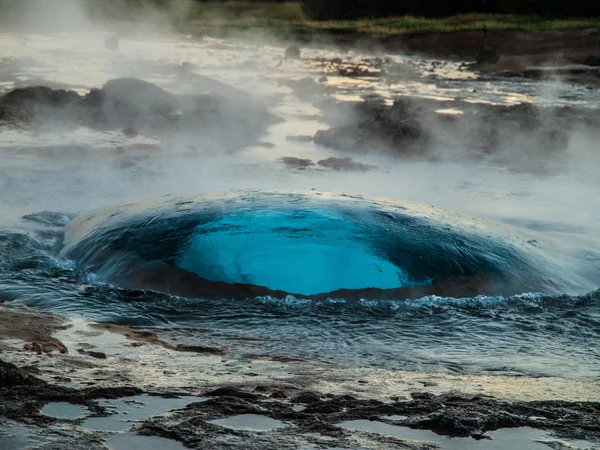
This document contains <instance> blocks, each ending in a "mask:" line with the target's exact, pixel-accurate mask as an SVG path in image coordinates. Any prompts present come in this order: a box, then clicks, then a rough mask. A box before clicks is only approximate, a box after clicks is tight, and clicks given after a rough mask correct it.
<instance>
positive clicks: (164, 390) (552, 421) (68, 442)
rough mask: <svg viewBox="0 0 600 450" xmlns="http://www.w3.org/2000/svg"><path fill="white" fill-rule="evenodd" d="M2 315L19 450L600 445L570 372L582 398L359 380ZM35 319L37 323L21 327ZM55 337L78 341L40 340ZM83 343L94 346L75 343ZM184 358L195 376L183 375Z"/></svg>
mask: <svg viewBox="0 0 600 450" xmlns="http://www.w3.org/2000/svg"><path fill="white" fill-rule="evenodd" d="M0 314H1V316H2V319H3V321H2V322H3V323H4V322H6V321H10V322H11V323H13V324H15V326H14V327H13V328H12V329H10V327H6V326H5V327H4V328H2V329H1V330H0V334H1V335H2V340H1V341H0V348H1V350H0V394H1V395H0V425H1V428H0V429H1V430H2V432H1V433H0V443H1V444H2V448H6V449H18V448H39V449H53V448H61V449H83V448H86V449H87V448H91V449H106V448H111V449H120V448H148V449H152V448H156V449H159V448H168V449H170V448H173V449H177V448H197V449H204V448H240V449H249V448H256V449H280V448H290V449H292V448H302V449H319V448H322V449H327V448H348V449H355V448H367V449H368V448H371V449H385V448H397V449H435V448H442V449H444V448H447V449H454V448H465V449H470V448H473V449H495V448H506V447H505V446H506V445H510V446H512V447H513V448H554V449H573V448H597V446H598V445H599V443H600V402H599V401H597V400H595V401H594V400H593V399H598V398H600V394H599V395H594V394H593V390H591V391H588V393H587V395H588V396H589V401H581V400H576V399H575V397H576V395H574V393H573V391H571V394H567V392H569V389H570V388H567V387H565V386H566V385H568V384H569V382H568V381H567V380H564V381H562V382H559V383H558V385H559V386H560V384H561V383H562V384H564V385H565V386H563V392H562V394H559V396H565V395H567V397H568V396H571V397H572V399H571V400H549V399H529V400H525V399H523V398H520V399H519V398H516V397H515V394H516V395H517V396H518V395H522V394H523V393H525V392H529V393H530V394H531V395H534V396H536V395H538V396H541V398H544V397H545V396H547V395H548V392H549V390H550V391H552V392H554V394H553V395H555V396H556V394H557V392H560V391H556V390H555V387H551V386H552V384H547V385H546V387H545V388H543V389H544V391H543V392H540V393H538V394H535V391H536V389H525V390H523V391H522V392H521V394H518V392H519V390H521V389H522V386H517V383H515V382H514V381H511V380H510V379H509V380H506V381H505V383H506V384H507V386H508V387H505V389H507V390H505V391H504V393H503V394H500V395H499V396H498V397H495V396H493V395H488V393H486V391H487V390H489V392H491V393H493V391H494V389H493V388H492V389H486V386H485V383H486V381H485V379H484V378H479V379H477V377H475V381H476V382H477V381H478V382H480V383H484V384H483V385H482V384H478V386H483V389H481V388H480V389H481V391H480V392H481V393H475V392H474V391H473V386H474V385H472V386H470V387H469V386H468V384H466V380H465V379H463V380H461V381H459V380H458V379H454V380H452V381H451V380H450V379H449V378H444V377H439V376H436V375H434V374H429V375H427V374H420V375H419V376H418V377H420V378H418V380H419V381H418V382H417V383H414V381H415V378H414V375H415V374H413V375H409V374H396V375H398V378H396V380H394V381H392V378H390V376H389V374H388V376H383V378H382V379H379V380H378V379H377V377H375V376H373V374H371V375H369V374H367V373H363V374H362V376H360V375H359V376H358V377H357V374H354V380H353V382H354V386H355V387H354V388H348V385H347V383H348V382H352V381H351V379H348V378H347V376H346V377H344V376H342V373H341V372H340V371H339V369H338V368H336V367H335V366H331V365H330V366H329V367H327V366H323V365H322V363H320V362H319V361H310V362H309V361H294V360H293V359H291V360H289V361H287V362H286V361H284V360H281V359H279V360H278V361H275V360H273V361H272V362H270V363H268V365H267V366H263V369H262V370H260V369H258V367H256V366H255V365H256V364H261V363H260V362H257V361H260V359H259V360H256V358H257V357H258V356H254V357H253V356H248V358H249V359H246V361H245V362H244V361H237V362H234V361H232V360H231V359H230V358H228V357H226V356H225V353H222V354H221V355H220V356H215V354H214V352H208V353H207V352H206V351H205V349H202V348H196V349H193V348H187V349H177V348H174V347H172V346H171V347H167V349H169V350H167V351H168V352H170V353H169V354H164V351H165V349H164V347H163V346H162V344H161V340H160V339H159V338H157V337H156V335H154V334H151V333H142V332H138V331H135V330H130V329H126V328H123V327H121V328H119V327H114V326H110V325H108V326H106V327H104V326H100V327H94V326H93V324H89V325H85V326H82V325H81V324H79V325H77V324H73V323H72V322H70V321H67V320H65V319H61V318H60V317H56V316H50V315H43V314H40V313H35V312H28V311H25V310H18V309H12V308H5V307H2V308H1V309H0ZM24 323H26V324H28V325H29V328H28V329H29V330H30V333H29V334H26V333H23V332H22V331H21V332H17V330H22V329H23V328H19V327H18V326H17V324H19V325H23V324H24ZM93 330H96V331H93ZM105 330H108V334H106V331H105ZM103 333H104V334H103ZM114 333H117V334H114ZM118 336H122V337H121V338H118ZM17 338H18V339H17ZM50 338H52V339H54V341H55V342H59V340H58V338H61V339H62V340H63V341H64V342H65V344H62V343H61V345H59V346H55V347H50V346H41V345H36V344H40V343H41V342H47V341H48V339H50ZM73 339H75V340H76V341H77V342H78V343H77V344H76V343H75V341H73ZM82 348H83V349H86V350H87V351H83V352H79V351H76V350H75V349H82ZM117 348H120V350H121V351H120V352H118V351H117V350H116V349H117ZM160 348H163V350H160ZM127 349H129V350H127ZM144 349H145V350H144ZM102 350H103V351H102ZM140 351H141V352H145V353H137V354H136V352H140ZM177 354H179V355H182V356H175V357H173V356H172V355H177ZM194 354H195V355H196V356H194ZM150 355H154V356H150ZM157 355H160V356H157ZM189 355H191V356H189ZM181 357H183V358H187V362H186V367H185V368H184V369H182V370H183V371H185V372H186V373H178V367H179V368H181V367H182V366H180V365H179V364H180V363H181V361H179V362H177V361H176V360H177V359H178V358H181ZM211 358H212V359H211ZM261 358H264V356H263V357H261ZM8 361H14V362H15V363H16V364H14V363H11V362H8ZM263 361H264V360H263ZM274 364H275V365H279V366H280V367H279V368H278V369H274V367H275V366H274ZM244 366H246V368H244ZM253 366H255V367H253ZM248 369H249V370H250V372H248ZM282 369H283V370H282ZM323 369H325V370H323ZM254 371H256V373H254ZM190 372H195V373H194V377H195V378H190ZM258 372H260V374H259V373H258ZM159 374H160V375H159ZM202 378H204V379H203V380H202ZM344 378H346V379H344ZM351 378H352V377H351ZM411 378H412V380H411ZM492 378H494V377H492ZM499 378H502V377H499ZM192 380H193V381H192ZM201 380H202V381H201ZM382 381H383V382H385V383H386V384H388V389H386V390H385V392H384V391H382V390H380V389H379V387H378V383H381V382H382ZM498 381H500V382H502V380H496V381H494V382H492V384H493V383H495V382H498ZM487 382H488V383H489V381H487ZM529 382H533V383H535V381H532V380H530V381H529ZM553 382H555V383H556V380H553ZM390 383H392V384H390ZM460 383H462V386H463V389H460V388H459V387H458V386H459V385H460ZM542 383H547V381H543V380H542ZM394 384H395V385H396V389H394V387H393V385H394ZM444 384H446V385H445V386H444ZM492 384H490V385H489V386H487V388H489V387H491V386H492ZM511 384H514V385H515V386H514V387H510V385H511ZM371 385H373V386H371ZM530 387H531V386H530ZM390 388H391V389H390ZM515 388H516V389H515ZM377 391H378V393H377V394H375V392H377ZM394 392H395V393H396V395H394V394H393V393H394ZM597 394H598V393H597ZM511 396H512V397H513V398H511ZM584 397H585V395H584ZM498 430H500V431H498ZM594 442H595V443H596V444H594ZM128 446H129V447H128ZM131 446H133V447H131Z"/></svg>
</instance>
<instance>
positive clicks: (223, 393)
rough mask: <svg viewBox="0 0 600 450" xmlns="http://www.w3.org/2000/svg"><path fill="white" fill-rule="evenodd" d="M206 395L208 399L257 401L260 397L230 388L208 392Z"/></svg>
mask: <svg viewBox="0 0 600 450" xmlns="http://www.w3.org/2000/svg"><path fill="white" fill-rule="evenodd" d="M204 395H205V396H206V397H235V398H243V399H250V400H256V399H257V398H259V396H258V395H256V394H252V393H251V392H246V391H242V390H240V389H236V388H230V387H223V388H219V389H215V390H214V391H209V392H206V393H205V394H204Z"/></svg>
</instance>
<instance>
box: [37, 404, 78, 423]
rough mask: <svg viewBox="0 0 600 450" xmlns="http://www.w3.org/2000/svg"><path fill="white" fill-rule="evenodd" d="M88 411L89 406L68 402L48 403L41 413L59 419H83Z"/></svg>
mask: <svg viewBox="0 0 600 450" xmlns="http://www.w3.org/2000/svg"><path fill="white" fill-rule="evenodd" d="M88 413H89V410H88V409H87V408H85V407H83V406H79V405H73V404H72V403H67V402H53V403H48V404H47V405H46V406H44V407H43V408H42V409H41V411H40V414H43V415H45V416H51V417H56V418H57V419H83V418H84V417H85V416H87V415H88Z"/></svg>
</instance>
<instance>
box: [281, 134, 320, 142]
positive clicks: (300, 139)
mask: <svg viewBox="0 0 600 450" xmlns="http://www.w3.org/2000/svg"><path fill="white" fill-rule="evenodd" d="M285 140H286V141H293V142H312V140H313V137H312V136H310V135H308V136H303V135H299V136H291V135H290V136H286V138H285Z"/></svg>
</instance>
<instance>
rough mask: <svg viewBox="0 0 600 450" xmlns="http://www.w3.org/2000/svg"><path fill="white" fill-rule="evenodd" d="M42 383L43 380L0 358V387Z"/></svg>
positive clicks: (43, 382)
mask: <svg viewBox="0 0 600 450" xmlns="http://www.w3.org/2000/svg"><path fill="white" fill-rule="evenodd" d="M44 384H46V382H45V381H43V380H40V379H39V378H36V377H34V376H33V375H30V374H28V373H26V372H25V371H23V370H22V369H19V368H18V367H17V366H15V365H14V364H11V363H7V362H4V361H2V360H0V388H6V387H13V386H36V385H44Z"/></svg>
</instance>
